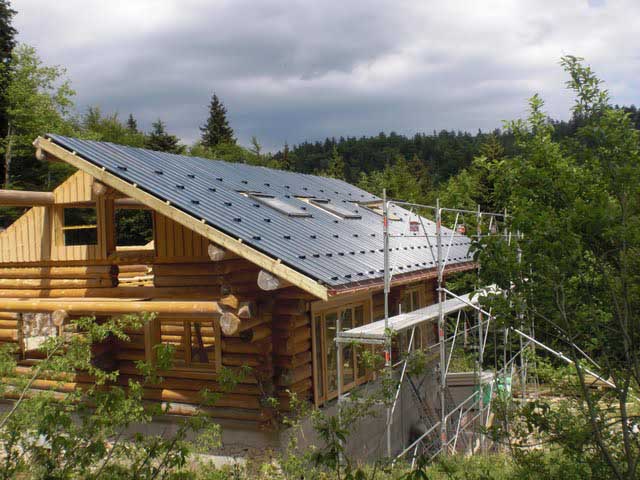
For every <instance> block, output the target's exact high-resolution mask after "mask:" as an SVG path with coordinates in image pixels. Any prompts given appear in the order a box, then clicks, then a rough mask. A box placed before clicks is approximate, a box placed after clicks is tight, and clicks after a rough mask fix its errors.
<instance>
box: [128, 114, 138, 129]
mask: <svg viewBox="0 0 640 480" xmlns="http://www.w3.org/2000/svg"><path fill="white" fill-rule="evenodd" d="M127 130H129V132H131V133H138V122H137V121H136V119H135V118H133V113H130V114H129V118H128V119H127Z"/></svg>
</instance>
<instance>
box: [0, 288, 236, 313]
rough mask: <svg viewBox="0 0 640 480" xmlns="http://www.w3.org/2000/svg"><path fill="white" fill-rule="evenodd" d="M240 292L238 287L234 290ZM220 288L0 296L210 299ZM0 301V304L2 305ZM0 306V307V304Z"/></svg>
mask: <svg viewBox="0 0 640 480" xmlns="http://www.w3.org/2000/svg"><path fill="white" fill-rule="evenodd" d="M235 291H236V292H237V293H241V292H240V289H236V290H235ZM219 295H220V290H219V289H217V288H215V287H205V288H198V287H168V288H161V287H146V286H142V287H112V288H107V287H105V288H68V289H66V288H57V289H55V288H54V289H48V290H41V289H24V290H0V298H58V297H69V298H87V297H109V298H182V299H187V298H188V299H196V298H197V299H210V298H216V297H219ZM3 304H4V302H3V303H0V305H3ZM0 308H2V307H1V306H0Z"/></svg>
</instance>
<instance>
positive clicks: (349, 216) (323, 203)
mask: <svg viewBox="0 0 640 480" xmlns="http://www.w3.org/2000/svg"><path fill="white" fill-rule="evenodd" d="M296 198H298V199H299V200H302V201H303V202H305V203H308V204H309V205H311V206H312V207H315V208H317V209H319V210H322V211H323V212H325V213H328V214H329V215H332V216H334V217H336V218H340V219H342V220H361V219H362V215H361V214H360V213H356V212H355V211H350V210H348V208H347V207H343V206H342V205H338V204H336V203H334V202H332V201H331V199H329V198H316V197H296ZM352 204H353V205H357V204H354V203H353V202H352Z"/></svg>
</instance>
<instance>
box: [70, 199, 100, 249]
mask: <svg viewBox="0 0 640 480" xmlns="http://www.w3.org/2000/svg"><path fill="white" fill-rule="evenodd" d="M96 223H97V220H96V209H95V208H65V209H64V211H63V233H64V244H65V245H68V246H72V245H96V244H97V243H98V231H97V229H96Z"/></svg>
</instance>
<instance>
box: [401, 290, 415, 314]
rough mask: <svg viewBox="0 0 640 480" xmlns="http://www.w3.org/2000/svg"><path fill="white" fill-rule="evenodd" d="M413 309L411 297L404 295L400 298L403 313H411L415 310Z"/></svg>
mask: <svg viewBox="0 0 640 480" xmlns="http://www.w3.org/2000/svg"><path fill="white" fill-rule="evenodd" d="M411 307H412V305H411V295H409V294H407V293H403V294H402V297H401V298H400V310H401V311H402V313H407V312H411V311H412V310H413V308H411Z"/></svg>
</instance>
